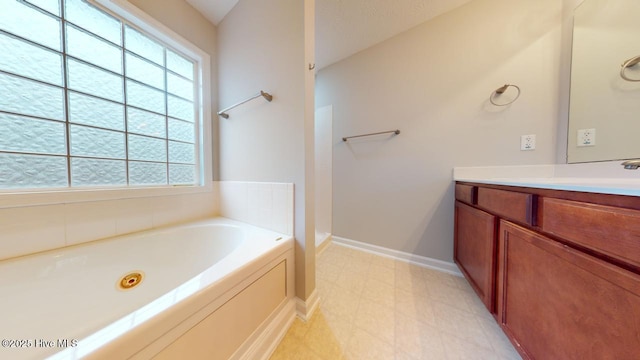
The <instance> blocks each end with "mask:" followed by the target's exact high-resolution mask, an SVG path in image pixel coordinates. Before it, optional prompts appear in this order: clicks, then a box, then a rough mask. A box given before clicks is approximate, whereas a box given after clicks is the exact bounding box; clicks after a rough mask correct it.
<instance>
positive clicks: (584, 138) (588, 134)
mask: <svg viewBox="0 0 640 360" xmlns="http://www.w3.org/2000/svg"><path fill="white" fill-rule="evenodd" d="M577 144H578V146H595V145H596V129H580V130H578V141H577Z"/></svg>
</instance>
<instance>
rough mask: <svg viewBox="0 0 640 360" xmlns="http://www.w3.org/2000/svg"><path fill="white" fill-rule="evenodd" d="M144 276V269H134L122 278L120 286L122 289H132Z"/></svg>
mask: <svg viewBox="0 0 640 360" xmlns="http://www.w3.org/2000/svg"><path fill="white" fill-rule="evenodd" d="M143 277H144V273H143V272H142V271H132V272H130V273H128V274H126V275H124V276H123V277H122V278H120V281H119V282H118V288H120V289H121V290H129V289H132V288H134V287H136V286H137V285H138V284H140V283H141V282H142V279H143Z"/></svg>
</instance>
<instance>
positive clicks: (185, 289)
mask: <svg viewBox="0 0 640 360" xmlns="http://www.w3.org/2000/svg"><path fill="white" fill-rule="evenodd" d="M279 264H280V267H279V268H282V269H284V270H281V271H280V272H282V271H284V272H285V275H284V278H283V276H282V275H277V274H276V275H270V276H271V277H270V278H271V279H275V280H269V281H278V282H279V281H280V280H279V279H281V278H283V280H282V281H284V284H283V285H279V284H276V285H269V284H266V285H263V286H262V289H271V288H280V287H281V286H282V287H283V288H284V289H285V295H284V297H283V296H282V294H276V295H274V296H275V297H273V296H272V298H273V300H272V301H271V303H272V304H276V305H277V306H275V307H274V306H271V307H272V308H273V309H271V308H269V309H265V310H264V311H262V315H259V316H262V317H265V314H267V315H268V316H267V317H266V318H265V319H262V318H260V319H251V320H249V322H250V324H249V325H250V326H249V327H247V326H244V328H243V329H245V328H246V329H250V330H246V329H245V330H243V331H244V334H241V336H243V337H244V338H242V339H233V341H231V342H233V343H234V344H239V346H235V347H234V348H232V349H231V350H230V349H227V350H225V351H226V352H219V353H218V352H216V353H215V354H209V356H208V358H216V357H220V358H228V357H229V356H230V355H233V356H232V357H243V356H245V355H243V354H246V353H247V349H250V348H252V347H253V348H254V352H255V351H258V350H256V349H255V345H253V344H252V342H255V341H256V339H258V338H260V337H261V336H262V338H264V335H261V333H260V332H261V331H262V332H264V331H267V330H268V331H271V332H273V331H276V332H277V331H281V330H278V329H276V328H277V327H278V326H280V325H283V324H284V322H287V323H288V322H290V320H291V319H292V318H293V305H292V304H293V300H292V296H293V295H292V294H291V293H292V291H291V290H292V289H293V283H292V281H293V276H292V272H291V271H292V269H293V239H292V238H291V237H290V236H286V235H283V234H279V233H275V232H272V231H268V230H264V229H261V228H257V227H254V226H251V225H247V224H244V223H240V222H236V221H233V220H229V219H225V218H214V219H209V220H206V221H199V222H194V223H189V224H183V225H180V226H174V227H168V228H161V229H156V230H150V231H145V232H140V233H134V234H130V235H125V236H119V237H115V238H111V239H106V240H100V241H95V242H92V243H88V244H84V245H80V246H74V247H69V248H64V249H59V250H54V251H49V252H44V253H40V254H35V255H31V256H25V257H21V258H16V259H11V260H7V261H2V262H0V319H1V320H0V339H2V340H3V343H2V348H0V358H1V359H5V358H10V359H43V358H48V359H78V358H85V357H86V358H104V359H123V358H136V359H146V358H152V357H154V356H158V358H162V352H163V351H165V350H166V349H167V348H169V347H170V345H172V344H174V343H176V341H177V340H178V339H182V340H180V341H182V342H184V339H183V338H185V334H186V333H188V332H189V331H191V332H190V333H195V332H197V331H195V330H192V329H194V328H195V327H196V326H197V325H198V324H199V323H201V322H202V321H203V320H204V319H206V318H207V317H208V316H209V315H211V314H212V313H215V312H216V311H217V310H218V309H221V307H222V306H223V305H224V306H226V308H225V309H228V310H225V311H227V312H230V311H231V312H236V313H243V312H245V311H248V310H250V309H243V308H242V306H245V307H246V306H252V305H251V304H249V303H247V302H246V301H245V302H244V303H243V304H241V305H233V303H232V301H231V300H233V299H234V298H236V297H238V298H242V296H238V294H241V293H243V291H244V290H245V289H248V288H249V286H252V284H253V283H256V282H257V280H258V279H261V278H262V277H263V276H265V274H267V273H269V271H270V270H272V269H274V268H275V267H276V266H277V265H279ZM132 271H134V272H139V273H142V274H143V280H142V281H141V282H140V283H139V285H137V286H135V287H133V288H131V289H128V290H121V289H120V288H119V287H118V284H119V282H120V279H121V277H122V276H124V275H125V274H127V273H129V272H132ZM274 274H275V273H274ZM265 281H266V280H265ZM258 290H259V289H258ZM258 290H252V291H253V292H254V293H253V295H251V297H256V296H255V291H258ZM280 292H281V291H280ZM247 294H249V293H247ZM247 296H248V295H247ZM247 296H244V297H245V298H247ZM228 303H229V304H232V305H233V306H235V308H233V307H230V306H231V305H227V304H228ZM238 306H240V307H238ZM289 318H291V319H289ZM211 321H212V320H210V321H209V322H211ZM273 321H279V324H280V325H278V324H276V327H275V328H274V327H273V326H272V325H271V324H270V322H273ZM256 324H258V325H259V326H257V328H256V329H253V328H251V327H256ZM214 326H215V324H214ZM225 326H227V325H225ZM284 326H285V327H286V325H284ZM227 328H229V329H233V327H227ZM274 329H275V330H274ZM247 332H249V333H250V334H249V335H250V336H248V337H247ZM263 340H264V339H263ZM228 342H229V340H225V344H226V343H228ZM263 346H264V345H263ZM196 350H197V349H196ZM167 353H168V352H167ZM212 355H213V356H212ZM218 355H220V356H218ZM194 356H195V355H194ZM252 356H256V354H253V355H252Z"/></svg>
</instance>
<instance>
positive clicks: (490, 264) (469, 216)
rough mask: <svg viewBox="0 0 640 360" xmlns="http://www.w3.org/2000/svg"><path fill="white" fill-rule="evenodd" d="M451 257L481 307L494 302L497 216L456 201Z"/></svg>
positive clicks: (490, 307) (492, 304)
mask: <svg viewBox="0 0 640 360" xmlns="http://www.w3.org/2000/svg"><path fill="white" fill-rule="evenodd" d="M455 217H456V218H455V223H456V224H457V225H458V224H462V225H463V226H457V225H456V228H455V243H454V259H455V261H456V263H458V265H459V267H460V269H461V270H462V272H463V273H464V275H465V277H466V278H467V279H468V281H469V284H471V287H472V288H473V290H475V292H476V293H477V294H478V296H479V297H480V299H482V302H483V303H484V304H485V306H486V307H487V308H488V309H489V310H491V311H493V307H494V303H495V260H496V257H495V252H496V225H497V218H496V217H495V216H493V215H491V214H489V213H486V212H484V211H482V210H478V209H476V208H474V207H471V206H469V205H465V204H464V203H462V202H460V201H458V202H456V210H455Z"/></svg>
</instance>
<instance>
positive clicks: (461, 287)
mask: <svg viewBox="0 0 640 360" xmlns="http://www.w3.org/2000/svg"><path fill="white" fill-rule="evenodd" d="M316 265H317V282H316V285H317V288H318V292H319V294H320V299H321V303H320V307H319V309H318V310H317V311H316V313H315V314H314V316H313V317H312V319H311V320H309V321H308V322H306V323H305V322H303V321H301V320H299V319H296V320H295V321H294V322H293V324H292V326H291V328H290V329H289V331H288V332H287V334H286V335H285V337H284V339H283V340H282V342H281V343H280V344H279V346H278V348H277V349H276V350H275V352H274V353H273V355H272V357H271V359H274V360H292V359H296V360H298V359H299V360H342V359H345V360H348V359H354V360H358V359H366V360H375V359H381V360H394V359H395V360H423V359H428V360H456V359H461V360H462V359H464V360H467V359H473V360H483V359H491V360H521V358H520V356H519V355H518V353H517V352H516V351H515V349H514V348H513V346H512V345H511V343H510V342H509V340H508V339H507V337H506V336H505V335H504V333H503V332H502V330H501V329H500V327H499V326H498V325H497V323H496V322H495V320H494V318H493V316H492V315H491V314H490V313H489V312H488V311H487V310H486V308H485V307H484V304H483V303H482V301H480V299H479V298H478V297H477V295H476V294H475V293H474V292H473V289H471V287H470V286H469V284H468V283H467V282H466V280H465V279H464V278H460V277H457V276H453V275H450V274H446V273H442V272H439V271H436V270H432V269H427V268H423V267H420V266H416V265H413V264H409V263H406V262H402V261H397V260H392V259H389V258H385V257H381V256H375V255H372V254H369V253H366V252H362V251H358V250H355V249H351V248H348V247H344V246H339V245H335V244H330V245H329V246H328V247H327V248H326V250H325V251H324V252H323V253H322V254H321V255H319V256H318V259H317V262H316Z"/></svg>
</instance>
